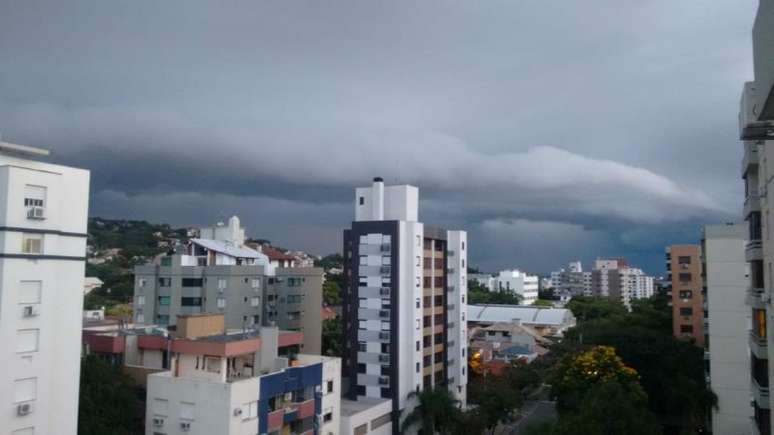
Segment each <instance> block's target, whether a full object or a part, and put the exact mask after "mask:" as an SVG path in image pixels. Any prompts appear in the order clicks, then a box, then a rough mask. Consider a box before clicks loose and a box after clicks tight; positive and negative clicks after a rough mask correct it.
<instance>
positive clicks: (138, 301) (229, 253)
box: [134, 216, 323, 354]
mask: <svg viewBox="0 0 774 435" xmlns="http://www.w3.org/2000/svg"><path fill="white" fill-rule="evenodd" d="M199 234H200V235H201V237H199V238H192V239H191V240H190V242H189V243H188V244H187V245H186V246H185V247H183V250H182V252H180V253H174V254H171V255H166V256H161V257H158V258H157V259H155V260H154V262H153V263H151V264H147V265H143V266H137V267H135V291H134V293H135V295H134V322H135V323H137V324H139V325H143V324H147V325H161V326H167V325H174V323H175V319H176V317H177V316H178V315H181V314H182V315H185V314H199V313H222V314H223V315H224V316H225V320H226V326H227V327H228V328H233V329H239V328H243V329H249V328H253V327H256V326H261V325H263V326H271V325H277V326H279V327H280V328H282V329H288V330H297V331H302V332H304V333H305V334H304V340H305V341H304V346H303V351H304V352H308V353H315V354H319V353H320V351H321V347H322V338H321V330H322V326H321V323H322V313H321V308H322V281H323V271H322V269H319V268H298V267H277V266H276V265H275V264H277V263H274V264H273V263H272V260H271V259H270V258H269V257H268V256H267V255H266V254H265V253H263V252H258V251H256V250H254V249H252V248H250V247H248V246H246V245H245V243H244V241H245V230H244V229H243V228H242V227H241V225H240V223H239V219H238V218H237V217H236V216H234V217H232V218H231V219H229V222H228V224H227V225H223V224H219V225H217V226H215V227H211V228H202V229H201V230H200V231H199ZM204 237H217V238H216V239H212V238H204Z"/></svg>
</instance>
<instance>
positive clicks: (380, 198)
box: [371, 177, 384, 221]
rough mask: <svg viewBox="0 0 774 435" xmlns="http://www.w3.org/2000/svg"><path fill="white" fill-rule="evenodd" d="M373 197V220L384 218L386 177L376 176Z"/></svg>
mask: <svg viewBox="0 0 774 435" xmlns="http://www.w3.org/2000/svg"><path fill="white" fill-rule="evenodd" d="M372 190H373V197H372V201H373V203H372V205H371V213H372V215H371V220H375V221H381V220H384V179H382V177H376V178H374V187H373V189H372Z"/></svg>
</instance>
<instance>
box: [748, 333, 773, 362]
mask: <svg viewBox="0 0 774 435" xmlns="http://www.w3.org/2000/svg"><path fill="white" fill-rule="evenodd" d="M750 351H751V352H752V353H753V354H755V356H757V357H758V358H760V359H768V358H769V353H768V340H766V338H765V337H758V335H757V334H756V333H755V332H754V331H750Z"/></svg>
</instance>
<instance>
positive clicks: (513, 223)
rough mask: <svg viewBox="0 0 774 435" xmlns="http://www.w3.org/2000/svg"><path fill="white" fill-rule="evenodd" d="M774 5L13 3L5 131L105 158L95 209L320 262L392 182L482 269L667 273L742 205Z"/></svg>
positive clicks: (3, 95) (0, 119)
mask: <svg viewBox="0 0 774 435" xmlns="http://www.w3.org/2000/svg"><path fill="white" fill-rule="evenodd" d="M755 3H756V2H755V1H754V0H744V1H733V2H731V1H720V2H704V1H681V2H673V1H666V0H659V1H650V2H621V1H612V0H605V1H602V0H597V1H587V2H559V1H552V2H533V1H516V2H514V1H507V2H506V1H502V2H499V1H494V2H454V3H451V2H416V3H415V2H380V3H370V2H325V3H321V2H255V1H249V2H248V1H237V2H227V3H218V4H217V5H216V4H214V3H210V2H193V1H186V2H174V1H166V2H156V1H136V2H67V4H64V3H62V2H55V1H34V0H32V1H25V2H13V1H7V0H6V1H3V0H0V132H2V133H3V134H4V137H5V139H6V140H9V141H16V142H20V143H28V144H34V145H39V146H46V147H49V148H51V149H53V150H54V152H55V153H56V159H57V160H58V161H62V162H66V163H71V164H78V165H82V166H85V167H88V168H90V169H92V171H93V173H94V185H93V187H92V190H93V192H94V197H93V201H92V213H93V214H102V215H112V216H123V215H128V216H132V217H138V218H149V219H154V220H165V221H171V222H173V223H181V224H202V223H207V222H208V221H209V220H211V219H217V218H219V217H222V216H223V215H228V214H230V213H240V214H241V215H242V216H243V221H244V222H245V223H246V224H247V225H248V227H251V228H253V231H252V233H254V234H255V235H261V236H264V237H268V238H273V239H275V240H277V241H278V242H283V243H284V244H287V245H293V246H298V247H302V248H307V249H312V250H314V251H316V252H321V253H322V252H326V251H332V250H336V249H338V248H339V246H338V241H337V240H338V234H339V229H340V228H341V227H343V226H346V225H347V221H348V220H349V219H351V204H350V200H351V197H352V187H354V186H356V185H362V184H364V182H367V180H369V179H370V178H371V177H372V176H373V175H382V176H384V177H385V179H386V180H387V181H388V182H400V183H404V182H407V183H413V184H417V185H419V186H420V188H421V193H422V197H423V207H424V208H423V211H422V217H423V218H424V219H426V220H428V221H430V220H431V219H432V220H436V221H439V223H442V224H444V225H448V226H450V227H464V228H466V229H468V230H469V231H470V232H471V240H472V242H473V243H472V246H473V247H474V248H475V246H476V242H477V241H478V242H479V244H478V248H476V249H474V251H473V253H474V254H475V257H476V258H472V259H471V261H472V262H473V264H481V265H483V266H485V267H487V268H495V267H502V266H521V267H527V268H531V269H533V270H539V271H545V270H548V269H550V268H552V267H554V266H555V265H558V264H559V263H563V262H565V261H567V260H570V259H572V258H575V257H580V258H583V259H586V260H589V259H591V258H593V257H594V256H596V255H606V254H610V255H629V256H631V257H633V258H636V259H638V260H640V261H641V262H642V264H643V265H644V266H647V267H649V268H650V269H652V270H653V271H654V272H656V271H658V269H659V267H660V263H661V248H662V247H663V244H665V243H670V242H676V241H695V240H698V225H699V224H700V223H701V222H703V221H709V222H718V221H725V220H730V219H734V218H735V217H736V216H737V215H738V214H739V213H738V211H739V208H740V207H739V204H740V203H741V187H742V184H741V181H740V180H739V170H738V166H739V165H738V163H739V159H740V156H741V152H740V150H741V146H740V145H739V144H738V142H737V141H736V121H735V120H736V111H737V100H738V94H739V90H740V88H741V84H742V82H743V81H744V80H746V79H749V77H750V76H751V73H750V69H751V67H750V51H751V50H750V36H749V32H750V27H751V23H752V17H753V14H754V8H755ZM563 241H564V242H563ZM535 253H538V254H539V255H535Z"/></svg>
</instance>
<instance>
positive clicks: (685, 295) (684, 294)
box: [680, 290, 693, 299]
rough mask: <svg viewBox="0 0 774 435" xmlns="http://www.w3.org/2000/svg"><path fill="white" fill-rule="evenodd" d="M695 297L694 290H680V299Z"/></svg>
mask: <svg viewBox="0 0 774 435" xmlns="http://www.w3.org/2000/svg"><path fill="white" fill-rule="evenodd" d="M692 297H693V290H680V299H691V298H692Z"/></svg>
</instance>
